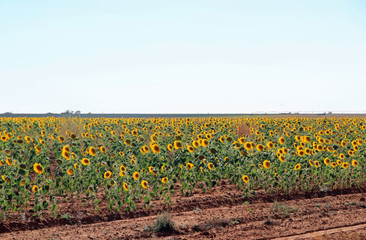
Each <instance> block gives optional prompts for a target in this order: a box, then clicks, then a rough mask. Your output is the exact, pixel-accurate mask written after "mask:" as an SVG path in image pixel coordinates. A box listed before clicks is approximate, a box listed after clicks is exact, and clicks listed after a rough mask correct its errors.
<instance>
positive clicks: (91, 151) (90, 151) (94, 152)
mask: <svg viewBox="0 0 366 240" xmlns="http://www.w3.org/2000/svg"><path fill="white" fill-rule="evenodd" d="M88 153H89V154H90V155H92V156H95V155H97V150H95V148H94V147H89V150H88Z"/></svg>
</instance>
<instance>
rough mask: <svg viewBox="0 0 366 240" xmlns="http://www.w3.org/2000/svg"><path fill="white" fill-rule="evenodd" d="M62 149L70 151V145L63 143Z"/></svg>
mask: <svg viewBox="0 0 366 240" xmlns="http://www.w3.org/2000/svg"><path fill="white" fill-rule="evenodd" d="M62 151H65V152H70V147H69V145H65V146H63V147H62Z"/></svg>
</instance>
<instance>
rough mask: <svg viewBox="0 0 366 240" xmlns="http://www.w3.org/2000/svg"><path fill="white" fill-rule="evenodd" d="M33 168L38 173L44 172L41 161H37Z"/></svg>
mask: <svg viewBox="0 0 366 240" xmlns="http://www.w3.org/2000/svg"><path fill="white" fill-rule="evenodd" d="M33 169H34V171H35V172H36V173H38V174H42V173H43V170H44V169H43V167H42V165H41V164H40V163H35V164H34V165H33Z"/></svg>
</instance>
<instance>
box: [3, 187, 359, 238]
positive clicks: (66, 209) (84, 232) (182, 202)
mask: <svg viewBox="0 0 366 240" xmlns="http://www.w3.org/2000/svg"><path fill="white" fill-rule="evenodd" d="M365 193H366V186H364V187H361V188H357V189H345V190H338V191H332V192H327V193H326V192H316V193H296V194H291V195H283V194H271V195H269V194H266V193H264V192H257V194H256V195H255V196H254V197H250V198H243V197H242V196H243V194H242V192H240V191H238V190H237V189H236V187H235V186H232V185H228V184H227V182H222V183H221V184H220V186H218V187H215V188H214V189H213V191H212V192H210V193H205V194H203V193H196V194H194V195H193V196H190V197H182V196H179V194H177V195H176V196H174V197H173V198H172V200H173V205H172V206H170V207H168V206H166V205H165V204H164V203H163V202H162V201H154V202H153V206H152V207H151V208H150V210H147V209H143V207H142V205H138V209H137V211H135V212H133V213H118V214H111V213H110V212H108V210H107V206H106V205H103V204H101V210H100V211H99V212H98V213H94V211H93V209H92V207H91V206H90V205H89V204H86V203H85V202H83V201H82V200H81V199H68V198H66V197H65V198H64V200H65V201H62V202H61V203H60V205H59V208H60V211H61V213H60V214H66V213H68V214H69V216H70V218H68V219H67V218H61V217H58V218H56V219H53V218H52V217H50V216H49V215H47V214H44V215H43V216H42V218H41V220H39V219H38V220H37V219H35V218H32V217H31V215H32V214H31V213H29V212H25V213H23V214H20V213H14V214H12V215H11V217H10V219H8V220H7V221H4V222H0V239H52V238H53V239H141V238H163V239H276V238H277V239H320V240H323V239H366V202H365V198H366V194H365ZM102 197H103V196H101V198H102ZM60 199H62V198H60ZM163 212H168V213H169V214H170V215H171V216H172V221H173V222H174V223H175V230H174V231H169V232H157V233H156V232H152V231H151V230H150V231H149V227H148V226H152V225H153V224H154V223H155V221H156V219H157V216H158V215H159V214H160V213H163Z"/></svg>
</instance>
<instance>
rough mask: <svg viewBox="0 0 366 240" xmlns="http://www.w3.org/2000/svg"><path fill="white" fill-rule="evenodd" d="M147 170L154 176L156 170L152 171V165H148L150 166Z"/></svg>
mask: <svg viewBox="0 0 366 240" xmlns="http://www.w3.org/2000/svg"><path fill="white" fill-rule="evenodd" d="M149 172H150V173H151V174H152V175H154V176H156V172H154V167H153V166H150V167H149Z"/></svg>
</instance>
